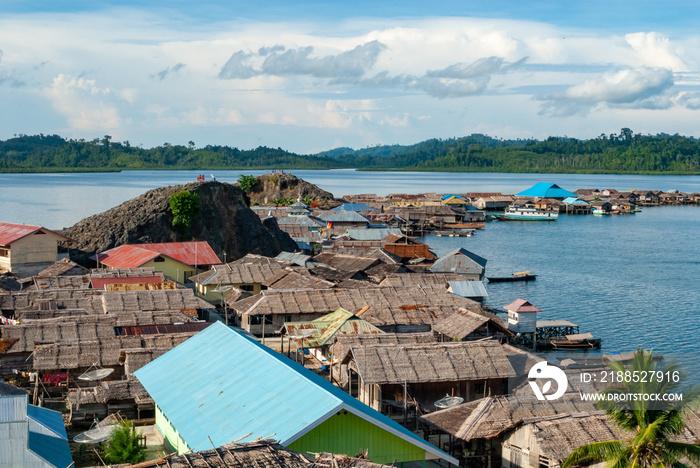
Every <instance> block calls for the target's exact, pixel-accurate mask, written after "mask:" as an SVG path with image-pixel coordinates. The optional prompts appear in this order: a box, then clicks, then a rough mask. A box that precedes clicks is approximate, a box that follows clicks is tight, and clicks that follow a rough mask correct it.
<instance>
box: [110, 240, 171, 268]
mask: <svg viewBox="0 0 700 468" xmlns="http://www.w3.org/2000/svg"><path fill="white" fill-rule="evenodd" d="M158 255H160V254H159V253H158V252H154V251H152V250H148V249H142V248H141V247H137V246H135V245H130V244H126V245H120V246H119V247H115V248H113V249H110V250H108V251H106V252H103V253H101V254H99V255H98V259H99V263H101V264H103V265H107V266H109V267H112V268H136V267H140V266H141V265H143V264H144V263H147V262H149V261H151V260H153V259H154V258H156V257H157V256H158Z"/></svg>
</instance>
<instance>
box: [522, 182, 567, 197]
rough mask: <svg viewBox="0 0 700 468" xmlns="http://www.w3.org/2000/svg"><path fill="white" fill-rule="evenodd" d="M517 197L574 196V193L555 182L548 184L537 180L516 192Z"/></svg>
mask: <svg viewBox="0 0 700 468" xmlns="http://www.w3.org/2000/svg"><path fill="white" fill-rule="evenodd" d="M516 195H517V196H519V197H538V198H567V197H576V194H575V193H571V192H569V191H568V190H564V189H563V188H561V187H559V186H558V185H557V184H548V183H545V182H538V183H536V184H535V185H533V186H532V187H530V188H529V189H527V190H525V191H523V192H520V193H517V194H516Z"/></svg>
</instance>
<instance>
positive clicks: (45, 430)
mask: <svg viewBox="0 0 700 468" xmlns="http://www.w3.org/2000/svg"><path fill="white" fill-rule="evenodd" d="M27 417H28V418H29V424H28V428H29V440H28V442H29V444H28V445H29V446H28V449H29V450H31V451H32V452H33V453H34V454H36V455H37V456H38V457H40V458H41V459H42V460H45V461H46V462H47V463H48V464H49V465H53V466H55V467H59V468H64V467H68V466H70V465H71V464H73V457H72V455H71V453H70V447H69V446H68V435H67V434H66V428H65V426H64V424H63V416H61V413H59V412H58V411H53V410H50V409H46V408H40V407H38V406H34V405H27Z"/></svg>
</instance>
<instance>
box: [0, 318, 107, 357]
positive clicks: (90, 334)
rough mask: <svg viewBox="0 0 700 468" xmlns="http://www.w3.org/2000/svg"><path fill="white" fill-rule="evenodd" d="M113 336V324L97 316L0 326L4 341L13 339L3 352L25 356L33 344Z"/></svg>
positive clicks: (32, 347) (0, 335) (0, 333)
mask: <svg viewBox="0 0 700 468" xmlns="http://www.w3.org/2000/svg"><path fill="white" fill-rule="evenodd" d="M109 336H114V324H113V323H112V322H111V321H109V320H104V321H102V320H99V319H98V317H96V316H87V317H81V318H80V320H77V317H76V320H70V321H66V320H64V319H62V318H59V319H48V320H37V321H32V322H29V323H21V324H19V325H0V337H1V338H2V339H3V340H16V341H15V343H14V344H13V345H12V346H10V347H9V348H8V349H7V350H6V351H5V352H6V353H28V352H31V351H32V350H33V349H34V344H35V343H40V342H44V343H46V342H50V343H54V342H57V341H61V340H82V341H90V340H96V339H99V338H103V337H109Z"/></svg>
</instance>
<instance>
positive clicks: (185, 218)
mask: <svg viewBox="0 0 700 468" xmlns="http://www.w3.org/2000/svg"><path fill="white" fill-rule="evenodd" d="M169 202H170V211H172V213H173V227H174V228H180V229H182V230H183V231H188V230H189V228H190V224H191V222H192V218H194V217H195V216H196V215H197V213H199V210H201V209H202V205H201V203H200V202H199V196H197V194H196V193H192V192H190V191H188V190H182V191H181V192H177V193H175V194H173V195H172V196H171V197H170V199H169Z"/></svg>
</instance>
